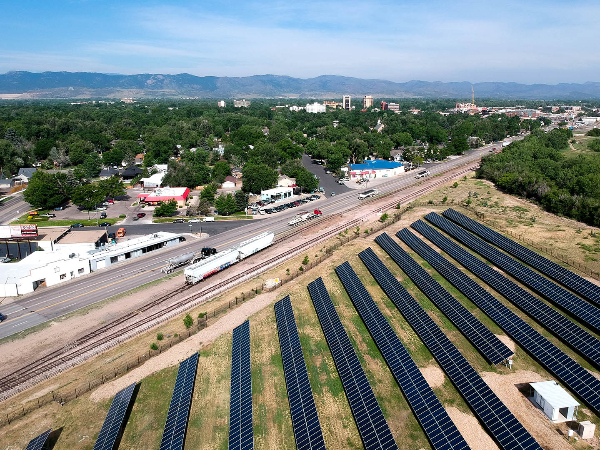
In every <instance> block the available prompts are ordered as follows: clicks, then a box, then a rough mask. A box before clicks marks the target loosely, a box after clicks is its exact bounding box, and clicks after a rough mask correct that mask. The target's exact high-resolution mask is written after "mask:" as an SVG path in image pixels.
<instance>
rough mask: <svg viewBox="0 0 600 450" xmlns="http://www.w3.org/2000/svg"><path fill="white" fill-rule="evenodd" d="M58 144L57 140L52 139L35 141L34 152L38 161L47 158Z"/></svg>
mask: <svg viewBox="0 0 600 450" xmlns="http://www.w3.org/2000/svg"><path fill="white" fill-rule="evenodd" d="M55 145H56V142H55V141H54V140H52V139H40V140H39V141H37V142H36V143H35V147H34V149H33V153H34V155H35V157H36V158H37V159H38V161H41V160H43V159H46V158H47V157H48V155H49V154H50V150H52V147H54V146H55Z"/></svg>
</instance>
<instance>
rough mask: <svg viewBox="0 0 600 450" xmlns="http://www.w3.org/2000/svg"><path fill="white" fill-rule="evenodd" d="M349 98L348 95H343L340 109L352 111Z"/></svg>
mask: <svg viewBox="0 0 600 450" xmlns="http://www.w3.org/2000/svg"><path fill="white" fill-rule="evenodd" d="M350 100H351V98H350V96H349V95H344V96H343V97H342V108H344V109H345V110H346V111H350V110H351V109H352V103H351V101H350Z"/></svg>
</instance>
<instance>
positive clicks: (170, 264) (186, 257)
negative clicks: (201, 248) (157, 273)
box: [161, 252, 196, 273]
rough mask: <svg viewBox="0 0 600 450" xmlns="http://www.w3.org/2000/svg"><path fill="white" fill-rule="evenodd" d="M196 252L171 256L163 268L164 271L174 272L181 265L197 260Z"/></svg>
mask: <svg viewBox="0 0 600 450" xmlns="http://www.w3.org/2000/svg"><path fill="white" fill-rule="evenodd" d="M195 259H196V254H195V253H194V252H191V253H185V254H183V255H180V256H176V257H175V258H171V259H169V260H168V261H167V265H166V266H165V267H163V268H162V269H161V270H162V271H163V272H164V273H171V272H174V271H175V269H177V268H178V267H181V266H185V265H186V264H189V263H193V262H195V261H194V260H195Z"/></svg>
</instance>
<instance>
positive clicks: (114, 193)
mask: <svg viewBox="0 0 600 450" xmlns="http://www.w3.org/2000/svg"><path fill="white" fill-rule="evenodd" d="M98 186H99V187H100V190H101V191H102V193H103V194H104V196H105V197H109V198H115V197H119V196H120V195H125V192H127V190H126V189H125V185H124V184H123V182H122V181H121V178H120V177H118V176H117V175H114V176H112V177H110V178H106V179H105V180H100V181H99V182H98Z"/></svg>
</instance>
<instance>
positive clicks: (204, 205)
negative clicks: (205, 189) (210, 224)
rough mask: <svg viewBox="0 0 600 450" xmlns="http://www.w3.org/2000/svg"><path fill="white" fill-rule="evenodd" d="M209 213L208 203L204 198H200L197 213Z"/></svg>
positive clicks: (204, 214) (202, 214)
mask: <svg viewBox="0 0 600 450" xmlns="http://www.w3.org/2000/svg"><path fill="white" fill-rule="evenodd" d="M209 213H210V203H209V202H208V200H206V199H205V198H201V199H200V200H199V201H198V214H199V215H201V216H208V214H209Z"/></svg>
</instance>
